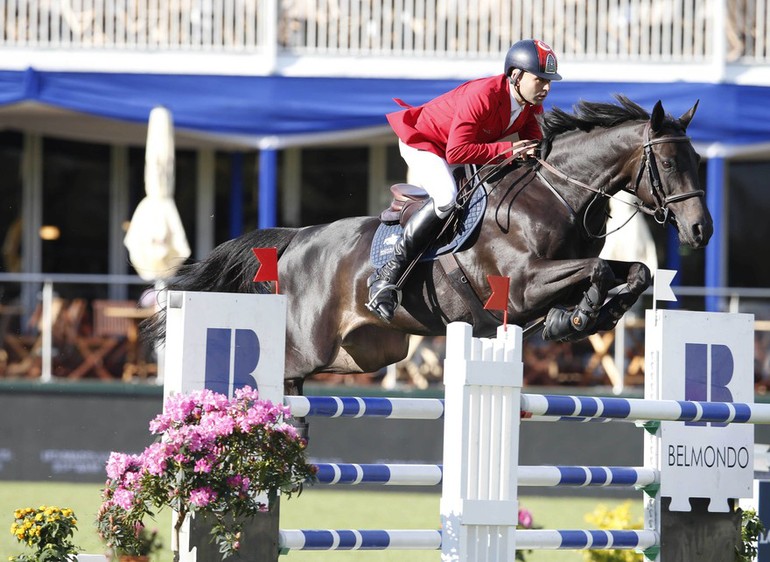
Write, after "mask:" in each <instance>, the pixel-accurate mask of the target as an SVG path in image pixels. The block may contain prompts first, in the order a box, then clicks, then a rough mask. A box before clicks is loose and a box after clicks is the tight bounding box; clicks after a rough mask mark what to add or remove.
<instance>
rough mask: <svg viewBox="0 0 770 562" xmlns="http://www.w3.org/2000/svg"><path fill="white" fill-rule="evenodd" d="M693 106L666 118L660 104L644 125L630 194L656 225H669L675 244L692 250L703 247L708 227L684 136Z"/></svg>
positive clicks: (711, 228)
mask: <svg viewBox="0 0 770 562" xmlns="http://www.w3.org/2000/svg"><path fill="white" fill-rule="evenodd" d="M697 107H698V102H695V105H693V106H692V107H691V108H690V109H689V110H688V111H687V112H685V113H684V114H683V115H682V116H681V117H680V118H679V119H673V118H671V117H666V115H665V112H664V111H663V105H662V104H661V102H660V101H658V103H656V104H655V107H654V108H653V110H652V114H651V116H650V120H649V122H648V123H647V124H646V125H645V126H644V133H643V135H644V138H643V140H642V151H643V153H642V156H641V163H640V165H639V171H638V173H637V175H636V183H635V184H634V185H633V189H634V195H636V197H638V198H639V199H640V200H641V201H642V202H643V203H644V210H645V211H646V212H648V213H649V214H651V215H652V216H653V217H655V220H657V221H658V222H659V223H661V224H665V223H667V222H670V223H671V224H672V225H674V227H675V228H676V229H677V231H678V232H679V241H680V243H682V244H687V245H689V246H691V247H693V248H701V247H703V246H705V245H706V244H707V243H708V241H709V238H711V234H712V233H713V231H714V226H713V223H712V220H711V214H710V213H709V210H708V208H707V207H706V205H705V202H704V200H703V199H704V197H703V195H704V193H703V190H702V189H700V184H699V180H698V162H699V157H698V155H697V153H696V152H695V150H694V149H693V147H692V144H691V143H690V138H689V137H688V136H687V135H686V134H685V131H686V130H687V126H688V125H689V124H690V121H691V120H692V118H693V115H695V110H696V109H697Z"/></svg>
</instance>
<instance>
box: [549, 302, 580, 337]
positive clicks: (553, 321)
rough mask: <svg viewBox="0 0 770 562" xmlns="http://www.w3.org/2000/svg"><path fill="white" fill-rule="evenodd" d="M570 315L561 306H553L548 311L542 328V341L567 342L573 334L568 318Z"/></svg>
mask: <svg viewBox="0 0 770 562" xmlns="http://www.w3.org/2000/svg"><path fill="white" fill-rule="evenodd" d="M571 316H572V313H571V312H570V311H569V310H567V309H566V308H564V307H562V306H554V307H553V308H552V309H551V310H549V311H548V314H547V315H546V317H545V325H544V326H543V339H544V340H546V341H557V342H561V341H567V339H569V336H572V335H574V334H575V330H574V329H573V328H572V323H571V322H570V317H571Z"/></svg>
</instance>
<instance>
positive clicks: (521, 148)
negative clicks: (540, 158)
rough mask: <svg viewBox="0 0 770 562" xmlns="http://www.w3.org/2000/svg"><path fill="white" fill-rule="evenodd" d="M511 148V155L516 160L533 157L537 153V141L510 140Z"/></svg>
mask: <svg viewBox="0 0 770 562" xmlns="http://www.w3.org/2000/svg"><path fill="white" fill-rule="evenodd" d="M511 148H512V151H511V155H513V156H514V157H515V159H516V160H527V159H529V158H534V157H535V156H536V155H537V153H536V151H537V141H532V140H520V141H516V142H512V143H511Z"/></svg>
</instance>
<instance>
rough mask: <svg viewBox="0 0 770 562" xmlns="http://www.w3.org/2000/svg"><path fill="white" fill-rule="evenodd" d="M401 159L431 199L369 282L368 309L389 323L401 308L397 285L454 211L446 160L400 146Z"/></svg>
mask: <svg viewBox="0 0 770 562" xmlns="http://www.w3.org/2000/svg"><path fill="white" fill-rule="evenodd" d="M399 145H400V149H401V155H402V156H403V158H404V160H406V163H407V164H408V165H409V171H410V179H409V181H410V182H411V183H414V184H416V185H419V186H421V187H423V188H424V189H425V190H426V191H427V192H428V194H429V195H430V199H428V201H427V202H426V203H425V205H423V207H422V208H420V210H418V211H417V212H416V213H415V214H414V215H412V217H411V218H410V219H409V221H408V222H407V223H406V226H405V227H404V232H403V233H402V235H401V237H400V238H399V239H398V240H397V241H396V243H395V245H394V248H393V258H392V259H391V260H390V261H389V262H388V263H386V264H385V265H383V266H382V267H381V268H380V269H378V270H377V271H376V272H375V273H374V274H373V275H372V276H371V277H370V278H369V301H368V302H367V305H366V306H367V308H368V309H369V310H371V311H372V312H374V313H375V314H377V316H379V317H380V318H382V319H383V320H385V321H387V322H390V321H391V320H392V319H393V315H394V314H395V311H396V308H397V307H398V291H397V287H396V284H397V283H398V281H399V280H400V279H401V277H402V276H403V274H404V272H405V271H406V269H407V268H408V267H409V265H410V264H411V263H412V261H414V260H416V259H418V258H419V256H420V254H422V253H423V252H424V251H425V250H426V249H427V247H428V246H430V244H431V243H432V242H433V241H434V240H435V238H436V236H437V235H438V233H439V232H440V231H441V227H442V226H443V225H444V222H445V221H446V218H447V217H448V216H449V215H450V213H451V212H452V209H453V208H454V202H455V195H456V193H457V188H456V187H455V182H454V177H453V175H452V169H453V168H454V166H450V165H448V164H447V163H446V161H445V160H443V159H442V158H440V157H438V156H436V155H435V154H432V153H430V152H426V151H424V150H417V149H414V148H412V147H409V146H407V145H405V144H404V143H401V142H400V143H399Z"/></svg>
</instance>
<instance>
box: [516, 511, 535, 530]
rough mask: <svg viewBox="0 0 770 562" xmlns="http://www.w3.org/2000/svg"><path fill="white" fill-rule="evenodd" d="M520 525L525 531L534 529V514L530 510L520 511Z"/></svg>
mask: <svg viewBox="0 0 770 562" xmlns="http://www.w3.org/2000/svg"><path fill="white" fill-rule="evenodd" d="M519 525H520V526H522V527H524V528H525V529H529V528H530V527H532V513H530V511H529V510H528V509H524V508H520V509H519Z"/></svg>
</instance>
